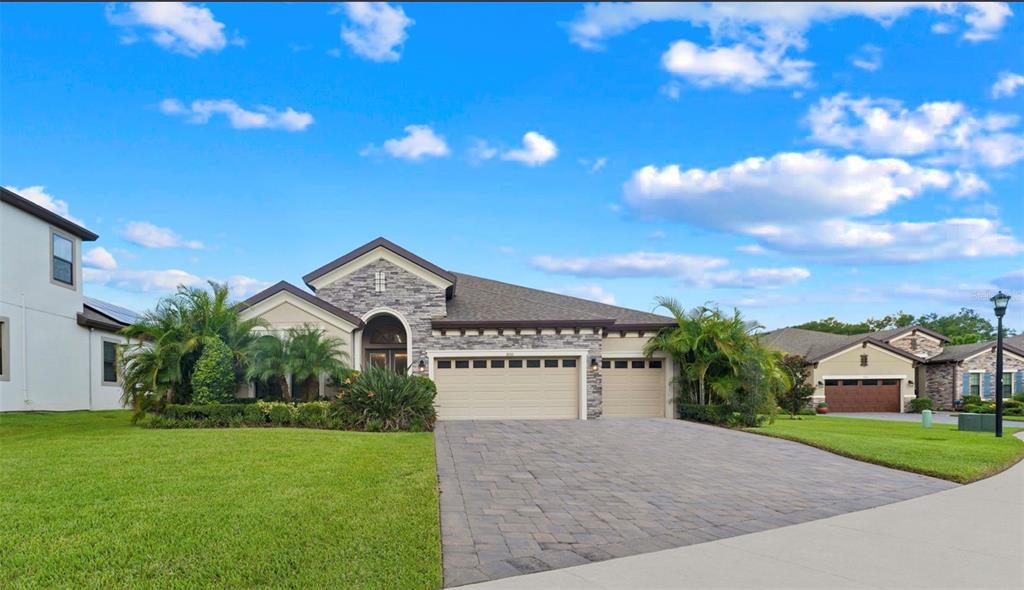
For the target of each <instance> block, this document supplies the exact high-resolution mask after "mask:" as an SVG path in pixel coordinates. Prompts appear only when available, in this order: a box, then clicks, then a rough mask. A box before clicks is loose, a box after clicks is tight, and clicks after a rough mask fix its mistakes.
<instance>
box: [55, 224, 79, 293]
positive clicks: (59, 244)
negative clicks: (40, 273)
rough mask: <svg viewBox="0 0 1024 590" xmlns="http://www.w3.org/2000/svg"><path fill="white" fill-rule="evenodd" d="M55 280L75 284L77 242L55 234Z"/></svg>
mask: <svg viewBox="0 0 1024 590" xmlns="http://www.w3.org/2000/svg"><path fill="white" fill-rule="evenodd" d="M52 276H53V280H54V281H57V282H58V283H63V284H65V285H74V284H75V243H74V242H72V241H71V240H69V239H67V238H65V237H64V236H62V235H60V234H58V233H54V234H53V274H52Z"/></svg>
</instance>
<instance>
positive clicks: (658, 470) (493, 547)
mask: <svg viewBox="0 0 1024 590" xmlns="http://www.w3.org/2000/svg"><path fill="white" fill-rule="evenodd" d="M435 441H436V442H435V444H436V451H437V473H438V479H439V485H440V490H441V539H442V546H443V559H444V583H445V586H449V587H450V586H460V585H463V584H468V583H472V582H480V581H484V580H492V579H497V578H503V577H507V576H514V575H519V574H525V573H531V572H537V571H543V570H549V569H556V568H562V567H570V566H574V565H580V564H584V563H588V562H591V561H600V560H603V559H610V558H613V557H624V556H627V555H635V554H638V553H646V552H650V551H658V550H661V549H670V548H673V547H682V546H685V545H692V544H694V543H703V542H706V541H713V540H715V539H722V538H725V537H732V536H735V535H742V534H746V533H752V532H757V531H763V530H768V529H772V528H776V527H781V526H786V525H790V524H797V523H801V522H806V521H810V520H815V519H819V518H825V517H828V516H834V515H837V514H842V513H846V512H853V511H856V510H863V509H866V508H871V507H874V506H881V505H883V504H889V503H892V502H897V501H900V500H905V499H908V498H913V497H916V496H921V495H924V494H929V493H932V492H936V491H939V490H943V489H948V488H951V487H955V485H956V484H953V483H950V482H946V481H942V480H938V479H934V478H930V477H925V476H921V475H915V474H911V473H905V472H902V471H895V470H892V469H887V468H884V467H879V466H876V465H870V464H868V463H862V462H860V461H854V460H851V459H846V458H843V457H839V456H837V455H833V454H831V453H827V452H824V451H820V450H817V449H814V448H811V447H808V446H805V445H801V444H798V443H793V442H789V441H784V440H779V439H772V438H768V437H764V436H759V435H755V434H749V433H744V432H738V431H731V430H726V429H723V428H716V427H712V426H704V425H700V424H694V423H689V422H682V421H678V420H667V419H602V420H588V421H582V420H574V421H480V422H472V421H465V422H454V421H453V422H440V423H438V425H437V429H436V432H435Z"/></svg>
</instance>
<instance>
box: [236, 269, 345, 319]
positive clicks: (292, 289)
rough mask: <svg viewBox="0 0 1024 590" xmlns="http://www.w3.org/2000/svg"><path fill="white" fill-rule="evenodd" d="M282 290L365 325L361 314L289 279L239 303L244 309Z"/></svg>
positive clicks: (336, 314)
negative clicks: (331, 301) (320, 296)
mask: <svg viewBox="0 0 1024 590" xmlns="http://www.w3.org/2000/svg"><path fill="white" fill-rule="evenodd" d="M281 291H284V292H286V293H289V294H291V295H294V296H296V297H298V298H299V299H302V300H303V301H306V302H308V303H310V304H312V305H315V306H317V307H319V308H320V309H322V310H324V311H326V312H328V313H330V314H333V315H335V316H338V317H339V318H341V319H343V320H345V321H347V322H349V323H351V324H355V325H356V327H359V328H361V327H363V320H362V319H361V318H360V317H359V316H356V315H354V314H352V313H349V312H347V311H345V310H344V309H341V308H340V307H337V306H335V305H331V304H330V303H328V302H326V301H324V300H323V299H320V298H319V297H317V296H315V295H313V294H312V293H307V292H306V291H303V290H302V289H300V288H298V287H296V286H295V285H293V284H291V283H289V282H288V281H279V282H277V283H275V284H273V285H271V286H269V287H267V288H266V289H264V290H262V291H260V292H259V293H257V294H255V295H253V296H252V297H250V298H248V299H246V300H245V301H243V302H241V303H240V304H238V305H239V307H240V308H242V309H245V308H247V307H252V306H253V305H256V304H257V303H259V302H261V301H263V300H265V299H268V298H270V297H271V296H273V295H276V294H277V293H280V292H281Z"/></svg>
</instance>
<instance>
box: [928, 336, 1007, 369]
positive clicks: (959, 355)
mask: <svg viewBox="0 0 1024 590" xmlns="http://www.w3.org/2000/svg"><path fill="white" fill-rule="evenodd" d="M995 346H996V341H995V340H988V341H986V342H975V343H974V344H957V345H954V346H947V347H945V348H943V349H942V352H940V353H939V354H937V355H935V356H933V357H932V358H930V359H928V362H929V363H955V362H959V361H962V360H965V359H969V358H971V357H972V356H974V355H976V354H978V353H981V352H985V351H986V350H990V349H993V348H995ZM1003 350H1006V351H1009V352H1012V353H1013V354H1015V355H1017V356H1019V357H1021V358H1024V337H1022V336H1014V337H1012V338H1004V339H1003Z"/></svg>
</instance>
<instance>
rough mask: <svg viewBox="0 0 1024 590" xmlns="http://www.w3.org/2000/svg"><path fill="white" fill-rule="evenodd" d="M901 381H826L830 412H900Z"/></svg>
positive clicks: (826, 399)
mask: <svg viewBox="0 0 1024 590" xmlns="http://www.w3.org/2000/svg"><path fill="white" fill-rule="evenodd" d="M900 399H901V397H900V380H899V379H826V380H825V401H826V402H828V409H829V411H830V412H899V411H900Z"/></svg>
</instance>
